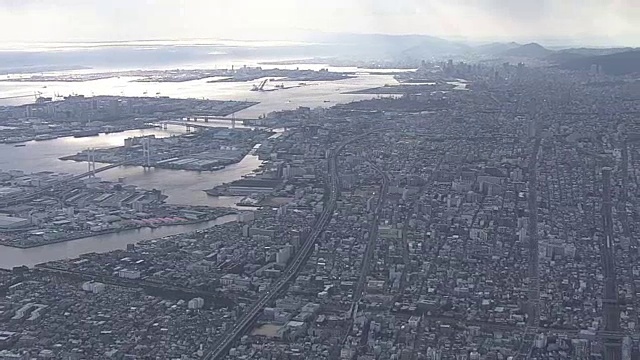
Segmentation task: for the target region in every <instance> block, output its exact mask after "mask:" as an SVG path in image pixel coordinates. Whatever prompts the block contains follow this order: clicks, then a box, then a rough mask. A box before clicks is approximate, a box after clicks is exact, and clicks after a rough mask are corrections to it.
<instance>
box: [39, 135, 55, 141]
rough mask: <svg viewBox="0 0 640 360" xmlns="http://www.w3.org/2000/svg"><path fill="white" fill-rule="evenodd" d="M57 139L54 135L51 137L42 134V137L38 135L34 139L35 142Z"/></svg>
mask: <svg viewBox="0 0 640 360" xmlns="http://www.w3.org/2000/svg"><path fill="white" fill-rule="evenodd" d="M55 138H57V136H55V135H51V134H42V135H38V136H36V137H35V139H34V140H35V141H44V140H53V139H55Z"/></svg>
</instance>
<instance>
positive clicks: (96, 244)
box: [0, 215, 236, 269]
mask: <svg viewBox="0 0 640 360" xmlns="http://www.w3.org/2000/svg"><path fill="white" fill-rule="evenodd" d="M235 220H236V216H235V215H226V216H222V217H219V218H217V219H215V220H211V221H207V222H202V223H199V224H190V225H171V226H163V227H159V228H142V229H136V230H126V231H122V232H119V233H113V234H105V235H97V236H92V237H87V238H82V239H78V240H71V241H67V242H62V243H56V244H51V245H45V246H39V247H34V248H29V249H18V248H12V247H8V246H0V268H3V269H11V268H13V267H14V266H23V265H26V266H34V265H36V264H39V263H43V262H48V261H54V260H62V259H73V258H77V257H78V256H80V255H82V254H87V253H92V252H95V253H105V252H109V251H113V250H117V249H126V247H127V245H128V244H136V243H138V242H140V241H143V240H151V239H158V238H162V237H165V236H171V235H177V234H182V233H186V232H191V231H196V230H200V229H205V228H209V227H212V226H216V225H221V224H226V223H228V222H232V221H235Z"/></svg>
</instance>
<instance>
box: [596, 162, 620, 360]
mask: <svg viewBox="0 0 640 360" xmlns="http://www.w3.org/2000/svg"><path fill="white" fill-rule="evenodd" d="M611 173H612V169H611V168H603V169H602V226H603V229H604V237H603V239H602V244H601V245H600V251H601V255H602V272H603V275H604V294H603V299H602V306H603V309H602V311H603V317H604V331H605V332H606V333H617V332H619V331H620V308H619V306H618V288H617V281H616V270H615V268H616V266H615V262H614V255H613V253H614V249H613V246H614V244H613V239H614V237H613V219H612V202H613V201H612V196H611ZM621 358H622V343H621V342H620V341H619V339H617V338H614V337H609V336H605V337H604V359H605V360H619V359H621Z"/></svg>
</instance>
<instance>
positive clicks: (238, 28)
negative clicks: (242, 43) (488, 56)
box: [0, 0, 640, 46]
mask: <svg viewBox="0 0 640 360" xmlns="http://www.w3.org/2000/svg"><path fill="white" fill-rule="evenodd" d="M0 24H1V25H0V30H1V31H0V43H22V42H64V41H125V40H140V39H194V38H200V39H202V38H209V39H221V38H222V39H243V40H246V39H260V40H262V39H278V40H299V37H298V35H299V34H301V33H304V32H314V31H322V32H348V33H383V34H424V35H432V36H439V37H445V38H455V39H460V38H463V39H467V40H471V41H474V40H475V41H489V40H490V41H493V40H509V41H511V40H515V41H543V42H544V40H553V39H560V40H566V41H572V42H574V43H583V44H592V45H629V46H640V26H637V25H636V24H640V0H225V1H221V0H0Z"/></svg>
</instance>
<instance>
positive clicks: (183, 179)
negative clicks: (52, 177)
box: [0, 65, 396, 268]
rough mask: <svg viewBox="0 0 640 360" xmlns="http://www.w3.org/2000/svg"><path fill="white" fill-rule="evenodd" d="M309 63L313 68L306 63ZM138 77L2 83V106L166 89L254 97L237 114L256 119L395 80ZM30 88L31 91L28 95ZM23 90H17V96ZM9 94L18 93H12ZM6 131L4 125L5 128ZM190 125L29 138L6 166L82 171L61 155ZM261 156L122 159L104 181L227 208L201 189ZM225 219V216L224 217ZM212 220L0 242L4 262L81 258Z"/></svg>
mask: <svg viewBox="0 0 640 360" xmlns="http://www.w3.org/2000/svg"><path fill="white" fill-rule="evenodd" d="M303 67H309V66H308V65H306V66H301V68H303ZM131 80H135V78H126V77H120V78H117V77H116V78H110V79H104V80H96V81H87V82H74V83H69V82H46V83H28V82H24V83H21V82H0V94H3V97H5V99H2V100H0V106H2V105H18V104H23V103H28V102H31V101H32V99H33V98H29V97H27V96H26V95H29V94H34V93H35V92H40V93H41V94H42V96H53V95H54V94H63V95H66V94H70V93H77V94H83V95H86V96H91V95H93V94H95V95H124V96H144V94H156V93H160V94H161V95H163V96H171V97H180V98H187V97H191V98H208V99H217V100H249V101H259V102H260V104H258V105H256V106H253V107H251V108H249V109H246V110H243V111H241V112H239V113H236V116H238V117H240V118H243V117H244V118H256V117H258V116H259V115H262V114H266V113H269V112H272V111H277V110H285V109H295V108H297V107H299V106H308V107H312V108H313V107H318V106H321V107H328V106H332V105H335V104H336V103H345V102H350V101H353V100H358V99H368V98H372V97H374V96H375V95H344V94H342V93H343V92H349V91H355V90H361V89H366V88H370V87H376V86H382V85H385V84H392V83H395V82H396V81H395V80H394V79H393V77H392V76H389V75H371V74H358V75H357V76H355V77H353V78H350V79H347V80H341V81H328V82H317V83H310V84H309V85H308V86H302V87H297V88H292V89H285V90H278V91H269V92H256V91H250V89H251V87H252V85H253V83H254V82H239V83H207V80H206V79H202V80H194V81H186V82H181V83H140V82H131ZM25 94H26V95H25ZM16 96H18V97H16ZM9 97H16V98H12V99H7V98H9ZM0 131H1V130H0ZM182 132H184V128H182V127H180V126H170V127H169V128H168V129H167V130H160V129H144V130H132V131H126V132H122V133H112V134H101V135H100V136H97V137H87V138H73V137H65V138H60V139H54V140H48V141H38V142H37V141H31V142H28V143H26V146H25V147H14V146H13V145H0V169H3V170H12V169H15V170H23V171H25V172H27V173H31V172H38V171H55V172H66V173H81V172H85V171H86V170H87V165H86V163H79V162H73V161H61V160H58V158H59V157H61V156H65V155H71V154H75V153H77V152H79V151H82V150H85V149H87V148H89V147H93V148H104V147H114V146H122V145H123V143H124V139H126V138H128V137H132V136H142V135H151V134H154V135H156V136H158V137H166V136H172V135H177V134H180V133H182ZM261 164H262V162H261V161H260V160H259V159H258V158H257V156H255V155H253V154H249V155H247V156H245V157H244V158H243V159H242V161H240V162H239V163H237V164H234V165H230V166H227V167H226V168H224V169H222V170H219V171H214V172H195V171H180V170H169V169H143V168H142V167H136V166H122V167H119V168H116V169H112V170H109V171H106V172H104V173H100V174H99V176H100V177H101V178H103V179H105V180H110V181H116V180H118V179H123V181H124V183H126V184H133V185H136V186H139V187H141V188H146V189H158V190H161V191H162V192H163V193H164V194H165V195H167V196H168V198H167V202H168V203H171V204H185V205H208V206H221V207H229V206H235V203H236V202H237V201H238V200H239V199H240V198H239V197H211V196H208V195H207V194H206V193H205V192H204V191H203V190H205V189H209V188H212V187H215V186H217V185H220V184H222V183H226V182H231V181H234V180H237V179H240V178H241V177H242V176H244V175H248V174H250V173H252V172H253V171H254V170H255V169H257V168H258V167H259V166H260V165H261ZM221 221H222V220H221ZM207 226H210V224H209V223H204V224H199V225H185V226H171V227H163V228H158V229H141V230H135V231H128V232H122V233H117V234H109V235H101V236H95V237H90V238H85V239H79V240H74V241H70V242H65V243H58V244H53V245H46V246H42V247H37V248H31V249H15V248H9V247H2V246H0V268H11V267H14V266H19V265H28V266H31V265H34V264H37V263H41V262H46V261H53V260H59V259H64V258H72V257H77V256H79V255H81V254H84V253H87V252H108V251H112V250H114V249H119V248H124V247H126V244H128V243H134V242H137V241H141V240H145V239H150V238H157V237H162V236H166V235H172V234H178V233H183V232H188V231H192V230H196V229H201V228H204V227H207Z"/></svg>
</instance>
